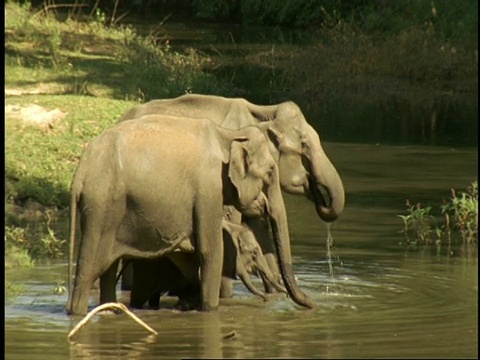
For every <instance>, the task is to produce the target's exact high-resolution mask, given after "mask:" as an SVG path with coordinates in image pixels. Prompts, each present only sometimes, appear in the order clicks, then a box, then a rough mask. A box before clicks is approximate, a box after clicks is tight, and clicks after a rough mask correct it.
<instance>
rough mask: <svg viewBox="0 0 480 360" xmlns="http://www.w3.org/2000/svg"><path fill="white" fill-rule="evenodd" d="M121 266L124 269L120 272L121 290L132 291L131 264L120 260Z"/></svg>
mask: <svg viewBox="0 0 480 360" xmlns="http://www.w3.org/2000/svg"><path fill="white" fill-rule="evenodd" d="M122 266H124V267H125V268H124V269H123V270H122V280H121V285H120V286H121V289H122V290H123V291H125V290H132V285H133V266H132V264H131V263H129V262H127V261H126V260H124V259H122Z"/></svg>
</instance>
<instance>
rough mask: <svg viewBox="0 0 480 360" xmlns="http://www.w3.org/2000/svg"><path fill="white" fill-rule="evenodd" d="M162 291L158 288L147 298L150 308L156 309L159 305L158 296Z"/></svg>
mask: <svg viewBox="0 0 480 360" xmlns="http://www.w3.org/2000/svg"><path fill="white" fill-rule="evenodd" d="M161 296H162V292H161V291H160V290H157V291H155V292H154V293H153V294H152V295H151V296H150V298H149V299H148V306H149V307H150V308H151V309H158V308H159V307H160V297H161Z"/></svg>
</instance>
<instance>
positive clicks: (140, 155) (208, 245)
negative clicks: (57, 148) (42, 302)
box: [67, 115, 315, 315]
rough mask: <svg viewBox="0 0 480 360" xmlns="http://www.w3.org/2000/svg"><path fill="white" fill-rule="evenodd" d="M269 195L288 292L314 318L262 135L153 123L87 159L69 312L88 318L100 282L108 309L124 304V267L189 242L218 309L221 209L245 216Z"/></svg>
mask: <svg viewBox="0 0 480 360" xmlns="http://www.w3.org/2000/svg"><path fill="white" fill-rule="evenodd" d="M262 191H263V192H264V193H265V195H266V197H267V198H268V202H269V205H270V206H269V207H268V210H266V211H268V216H269V221H270V223H271V226H272V228H274V240H275V245H276V250H277V253H278V255H279V263H280V265H281V266H280V269H281V273H282V278H283V281H284V285H285V288H286V289H287V291H288V293H289V295H290V297H291V298H292V300H294V301H295V302H296V303H298V304H299V305H302V306H306V307H309V308H314V307H315V303H314V302H313V301H312V300H311V299H310V298H309V297H307V296H306V295H305V294H304V293H303V292H302V291H301V290H300V289H299V288H298V286H297V284H296V282H295V279H294V275H293V271H292V261H291V254H290V246H289V244H290V238H289V232H288V224H287V218H286V212H285V206H284V202H283V198H282V194H281V190H280V185H279V175H278V167H277V165H276V163H275V161H274V159H273V158H272V156H271V153H270V151H269V149H268V142H267V140H266V138H265V135H264V134H263V133H262V132H261V131H259V129H258V128H257V127H245V128H242V129H239V130H227V129H223V128H221V127H218V126H216V125H215V124H214V123H213V122H211V121H209V120H200V119H199V120H197V121H192V120H191V119H188V118H180V117H170V116H166V115H147V116H145V117H142V118H141V119H136V120H135V121H124V122H121V123H119V124H117V125H115V126H114V127H112V128H110V129H108V130H106V131H104V132H103V133H102V134H101V135H99V136H98V137H97V138H95V139H94V140H92V141H91V142H90V144H89V145H88V146H87V148H86V149H85V151H84V153H83V155H82V157H81V159H80V161H79V164H78V166H77V169H76V172H75V175H74V179H73V182H72V186H71V207H70V209H71V210H70V253H69V256H70V259H69V282H70V279H71V260H72V257H73V249H74V242H75V241H74V240H75V228H76V225H75V224H76V215H77V208H78V211H79V212H80V214H81V222H80V230H81V236H82V239H81V242H80V247H79V253H78V258H77V266H76V274H75V281H74V286H73V291H69V300H68V304H67V312H68V313H70V314H79V315H83V314H86V312H87V310H88V299H89V293H90V289H91V287H92V284H93V282H94V281H95V280H96V279H97V278H98V277H100V303H105V302H114V301H116V293H115V278H116V272H117V265H118V260H119V259H120V258H121V257H137V258H155V257H158V256H161V255H166V254H169V253H171V252H173V251H174V250H176V249H177V248H181V246H182V243H184V242H185V239H188V240H189V241H190V244H191V245H192V246H193V247H194V248H195V252H196V253H197V255H198V257H199V262H200V274H201V284H200V287H201V291H200V295H201V310H202V311H210V310H215V309H217V308H218V305H219V292H220V283H221V275H222V263H223V256H222V255H223V240H222V219H223V206H224V205H231V206H234V207H235V208H236V209H237V210H238V211H240V212H242V211H243V210H244V209H248V208H249V207H251V206H252V203H254V202H255V201H256V200H257V199H258V198H259V197H260V194H261V192H262ZM69 285H70V284H69ZM69 290H70V289H69Z"/></svg>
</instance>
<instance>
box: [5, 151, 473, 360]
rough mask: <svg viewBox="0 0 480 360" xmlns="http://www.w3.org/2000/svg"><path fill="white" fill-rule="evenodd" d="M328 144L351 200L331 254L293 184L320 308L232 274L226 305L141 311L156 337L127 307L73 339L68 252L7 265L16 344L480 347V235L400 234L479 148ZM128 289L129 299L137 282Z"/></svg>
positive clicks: (251, 351)
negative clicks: (254, 289)
mask: <svg viewBox="0 0 480 360" xmlns="http://www.w3.org/2000/svg"><path fill="white" fill-rule="evenodd" d="M324 147H325V149H326V151H327V154H328V155H329V157H330V158H331V159H332V161H333V162H334V164H336V166H337V168H338V170H339V172H340V174H341V176H342V178H343V180H344V184H345V188H346V190H347V196H346V208H345V212H344V214H342V217H341V218H340V219H339V220H338V221H337V222H335V223H334V224H332V227H331V232H332V237H333V241H334V246H333V247H331V248H330V250H331V253H330V256H327V247H326V240H327V236H328V233H327V229H326V227H325V225H324V224H323V223H321V222H320V221H319V220H318V219H317V217H316V214H315V210H314V208H313V206H312V205H311V204H310V203H308V201H306V200H304V199H300V198H297V197H293V196H285V199H286V203H287V208H288V219H289V224H290V231H291V237H292V252H293V259H294V271H295V274H296V276H297V277H298V283H299V285H300V287H301V288H302V289H304V291H305V292H306V293H307V294H309V295H310V296H311V297H313V298H314V300H315V301H316V303H317V306H318V308H317V309H315V310H305V309H302V308H300V307H298V306H297V305H296V304H294V303H293V302H292V301H290V300H289V299H286V298H285V296H284V295H283V294H277V295H274V296H271V298H270V300H269V301H268V302H267V303H263V302H262V301H261V300H260V299H258V298H257V297H254V296H253V295H251V294H250V293H249V292H248V291H247V290H246V289H245V288H244V287H243V286H242V285H241V284H240V283H236V284H235V289H234V298H233V299H226V300H223V299H222V302H221V307H220V310H219V311H218V312H217V313H209V314H204V313H195V312H191V313H173V312H171V311H169V310H166V309H163V310H158V311H154V310H141V311H136V314H137V316H139V317H140V318H141V319H142V320H143V321H145V322H146V323H147V324H148V325H150V326H151V327H153V328H154V329H155V330H157V331H158V332H159V336H157V337H152V336H150V335H149V334H148V332H146V331H145V329H143V328H142V327H140V326H139V325H138V324H136V323H134V322H133V321H132V320H131V319H130V318H129V317H128V316H127V315H125V314H121V315H113V316H112V315H110V316H107V315H105V316H95V317H94V318H93V319H92V320H93V321H91V322H89V323H88V324H87V325H86V326H85V327H84V328H82V329H81V330H80V332H79V333H78V334H77V335H76V336H75V338H74V339H73V340H74V341H73V342H72V343H70V344H69V343H68V342H67V334H68V332H69V331H70V330H71V329H72V328H73V326H75V324H77V322H78V321H80V319H81V317H75V318H68V317H67V316H66V315H65V314H64V312H63V309H64V306H65V303H66V295H54V294H53V288H54V287H55V285H56V283H58V281H60V280H63V279H65V277H66V273H67V269H66V264H64V263H61V264H54V265H45V266H37V267H36V268H34V269H26V270H22V271H7V272H6V279H7V281H14V282H16V283H20V284H22V285H23V287H24V288H23V291H22V293H21V294H20V295H19V296H17V297H15V298H13V299H8V300H9V301H7V303H6V305H5V346H6V358H8V359H25V358H28V359H45V358H48V359H65V358H68V357H69V358H72V359H79V358H89V359H117V358H140V357H141V358H145V359H154V358H175V359H180V358H198V357H203V358H222V357H223V358H235V357H237V358H239V357H241V358H275V357H281V358H300V357H302V358H374V357H387V358H412V357H416V358H419V357H428V358H448V357H451V358H458V357H464V358H476V357H477V352H478V322H477V319H478V302H477V301H478V254H477V251H476V249H470V250H468V249H465V248H464V249H463V251H464V252H463V253H462V252H461V250H462V249H461V248H459V249H456V250H455V251H454V253H453V255H450V256H446V255H445V253H443V252H440V253H438V254H437V252H436V251H435V249H433V251H427V250H421V249H413V248H412V249H406V248H404V247H402V246H399V245H398V243H399V242H400V241H401V240H402V238H401V234H399V230H400V229H401V225H402V224H401V220H400V219H399V218H397V216H396V215H398V214H400V213H403V211H404V209H405V207H404V204H405V198H407V197H408V198H410V199H411V201H412V202H414V201H422V203H427V202H430V203H431V205H435V204H438V205H440V203H441V199H442V197H448V196H449V188H450V187H452V186H453V187H456V188H457V189H459V190H461V189H464V188H465V187H466V186H468V185H469V184H470V182H471V181H472V180H474V179H475V178H476V177H477V157H478V155H477V152H476V151H470V150H452V149H448V148H428V147H389V146H370V145H347V144H325V145H324ZM256 284H257V285H258V286H260V284H261V282H260V281H259V280H256ZM119 294H120V291H119ZM94 295H95V296H97V295H98V294H94ZM95 296H92V301H91V306H92V307H93V306H94V305H95V304H96V303H97V298H96V297H95ZM120 300H121V301H123V302H128V293H127V292H123V293H121V297H120ZM168 300H169V299H166V300H165V301H168ZM232 331H233V332H235V335H234V336H233V337H231V338H228V339H224V336H225V335H227V334H229V333H231V332H232Z"/></svg>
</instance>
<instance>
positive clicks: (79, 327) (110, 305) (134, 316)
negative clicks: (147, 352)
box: [67, 302, 158, 341]
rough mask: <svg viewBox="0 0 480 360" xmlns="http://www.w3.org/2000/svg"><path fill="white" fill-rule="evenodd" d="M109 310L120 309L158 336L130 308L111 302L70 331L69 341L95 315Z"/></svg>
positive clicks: (87, 316) (94, 310)
mask: <svg viewBox="0 0 480 360" xmlns="http://www.w3.org/2000/svg"><path fill="white" fill-rule="evenodd" d="M108 308H114V309H120V310H122V311H123V312H124V313H126V314H127V315H128V316H130V317H131V318H132V319H133V320H135V321H136V322H137V323H138V324H140V325H141V326H143V327H144V328H145V329H147V330H148V331H149V332H151V333H152V334H154V335H158V333H157V332H156V331H155V330H153V329H152V328H151V327H150V326H148V325H147V324H145V323H144V322H143V321H142V320H140V319H139V318H138V317H137V316H136V315H135V314H134V313H132V312H131V311H130V310H128V308H127V307H126V306H125V305H123V304H121V303H114V302H110V303H106V304H102V305H99V306H97V307H96V308H95V309H93V310H92V311H90V312H89V313H88V314H87V315H86V316H85V317H84V318H83V319H82V321H80V322H79V323H78V324H77V325H76V326H75V327H74V328H73V329H72V331H70V333H69V334H68V337H67V339H68V341H70V340H71V339H72V337H73V336H74V335H75V334H76V333H77V332H78V331H79V330H80V329H81V328H82V327H83V326H84V325H85V324H86V323H87V322H88V320H90V318H91V317H92V316H93V315H95V314H96V313H97V312H99V311H101V310H104V309H108Z"/></svg>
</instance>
